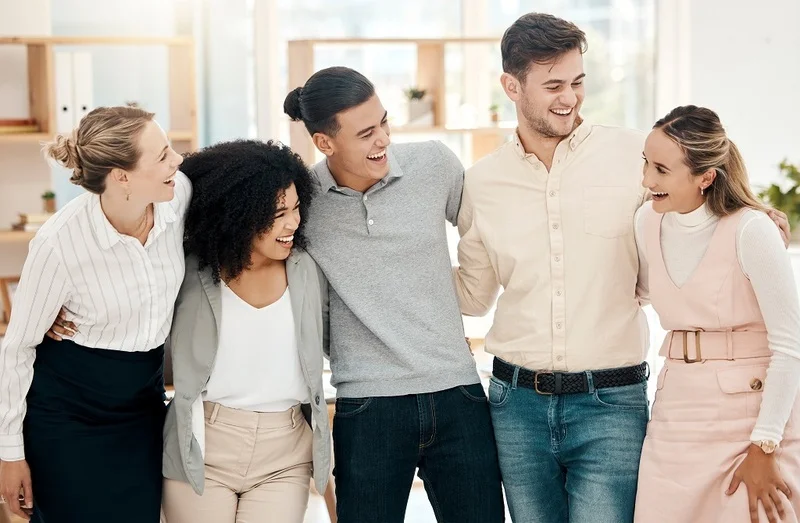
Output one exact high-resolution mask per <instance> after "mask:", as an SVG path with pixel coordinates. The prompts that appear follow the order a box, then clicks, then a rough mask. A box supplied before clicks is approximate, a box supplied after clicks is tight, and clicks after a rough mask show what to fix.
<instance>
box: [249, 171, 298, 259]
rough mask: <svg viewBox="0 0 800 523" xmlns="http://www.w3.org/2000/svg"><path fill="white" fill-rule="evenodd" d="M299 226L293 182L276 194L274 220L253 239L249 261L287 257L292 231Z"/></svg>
mask: <svg viewBox="0 0 800 523" xmlns="http://www.w3.org/2000/svg"><path fill="white" fill-rule="evenodd" d="M299 227H300V200H299V198H298V196H297V189H296V188H295V186H294V184H292V185H290V186H289V187H288V188H287V189H286V190H285V191H283V193H281V194H280V195H279V196H278V202H277V208H276V210H275V221H274V222H272V227H270V229H269V230H268V231H266V232H264V233H262V234H261V235H259V236H257V237H256V238H255V239H254V240H253V247H252V249H253V251H252V254H251V263H252V264H253V265H262V264H263V262H264V261H281V260H285V259H286V258H288V257H289V254H291V252H292V246H293V245H294V243H293V240H294V233H295V231H296V230H297V229H298V228H299Z"/></svg>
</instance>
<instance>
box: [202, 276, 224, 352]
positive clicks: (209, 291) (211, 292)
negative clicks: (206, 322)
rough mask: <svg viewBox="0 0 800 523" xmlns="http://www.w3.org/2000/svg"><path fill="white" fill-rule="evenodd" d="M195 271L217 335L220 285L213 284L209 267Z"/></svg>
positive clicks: (218, 330) (219, 315)
mask: <svg viewBox="0 0 800 523" xmlns="http://www.w3.org/2000/svg"><path fill="white" fill-rule="evenodd" d="M197 272H198V274H199V275H200V282H202V284H203V290H204V291H205V293H206V296H207V297H208V303H210V304H211V311H212V312H213V313H214V323H215V324H216V326H217V336H219V332H220V322H221V321H222V295H221V291H220V286H219V285H215V284H214V279H213V278H212V277H211V269H209V268H208V267H206V268H205V269H203V270H201V271H197ZM215 349H216V344H215Z"/></svg>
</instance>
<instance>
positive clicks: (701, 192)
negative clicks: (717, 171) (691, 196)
mask: <svg viewBox="0 0 800 523" xmlns="http://www.w3.org/2000/svg"><path fill="white" fill-rule="evenodd" d="M703 191H705V188H704V187H700V196H703Z"/></svg>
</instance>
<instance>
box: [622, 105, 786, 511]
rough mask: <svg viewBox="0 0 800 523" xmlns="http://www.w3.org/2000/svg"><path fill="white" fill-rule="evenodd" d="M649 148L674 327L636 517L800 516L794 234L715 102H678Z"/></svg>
mask: <svg viewBox="0 0 800 523" xmlns="http://www.w3.org/2000/svg"><path fill="white" fill-rule="evenodd" d="M644 161H645V163H644V182H643V183H644V185H645V187H647V188H648V189H649V190H650V192H651V193H652V195H653V199H652V202H649V203H648V204H646V205H645V206H643V207H642V208H641V209H640V210H639V211H638V212H637V215H636V229H635V230H636V239H637V244H638V246H639V257H640V259H641V272H640V287H641V292H642V296H643V298H644V299H647V297H649V300H650V302H651V303H652V305H653V308H654V309H655V311H656V312H657V313H658V315H659V318H660V320H661V325H662V326H663V327H664V329H665V330H667V331H669V332H668V333H667V336H666V339H665V340H664V344H663V346H662V348H661V353H660V354H661V355H662V356H664V357H665V358H666V362H665V366H664V368H663V370H662V371H661V374H660V375H659V377H658V391H657V392H656V401H655V404H654V407H653V413H652V419H651V421H650V424H649V425H648V430H647V438H646V439H645V443H644V448H643V450H642V460H641V466H640V468H639V490H638V495H637V499H636V518H635V519H636V521H637V522H638V523H658V522H669V523H690V522H691V523H694V522H698V523H740V522H741V523H748V522H759V521H760V522H767V521H769V522H770V523H772V522H777V521H783V522H794V523H797V522H798V516H799V515H800V492H798V491H800V406H799V405H798V403H797V402H796V401H795V400H796V398H797V396H798V388H800V305H798V293H797V287H796V286H795V281H794V276H793V272H792V267H791V263H790V260H789V255H788V253H787V252H786V249H785V246H784V243H783V240H782V239H781V236H780V233H779V231H778V229H777V228H776V227H775V225H774V224H773V222H772V220H771V219H770V218H769V217H768V216H767V215H766V214H765V213H764V212H763V211H764V207H763V206H762V204H761V203H760V202H759V201H758V200H757V199H756V198H755V197H754V196H753V194H752V192H751V191H750V187H749V182H748V177H747V172H746V170H745V167H744V162H743V161H742V157H741V155H740V154H739V151H738V149H737V148H736V146H735V145H734V144H733V142H731V141H730V140H729V139H728V138H727V136H726V134H725V130H724V128H723V127H722V124H721V123H720V121H719V118H718V116H717V115H716V113H714V112H713V111H711V110H709V109H704V108H701V107H695V106H686V107H678V108H677V109H674V110H673V111H671V112H670V113H669V114H668V115H667V116H665V117H664V118H662V119H661V120H659V121H658V122H656V124H655V126H654V128H653V130H652V132H651V133H650V135H649V136H648V138H647V141H646V143H645V150H644Z"/></svg>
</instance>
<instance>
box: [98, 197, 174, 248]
mask: <svg viewBox="0 0 800 523" xmlns="http://www.w3.org/2000/svg"><path fill="white" fill-rule="evenodd" d="M173 204H174V205H178V203H177V198H173V199H172V201H169V202H161V203H156V204H155V205H154V206H153V237H154V238H155V237H157V236H158V235H159V234H161V233H162V232H163V231H164V230H165V229H166V228H167V225H168V224H170V223H173V222H174V221H176V220H177V219H178V213H177V212H175V207H174V206H173ZM89 215H90V220H91V223H92V228H93V229H94V232H95V234H96V236H97V241H98V243H99V244H100V248H102V249H104V250H106V249H110V248H111V247H113V246H114V245H116V244H117V243H118V242H119V241H120V240H122V235H121V234H120V233H119V231H117V230H116V229H115V228H114V226H113V225H111V222H110V221H108V218H107V217H106V214H105V213H104V212H103V206H102V205H101V204H100V196H99V195H97V194H92V195H91V202H90V204H89Z"/></svg>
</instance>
